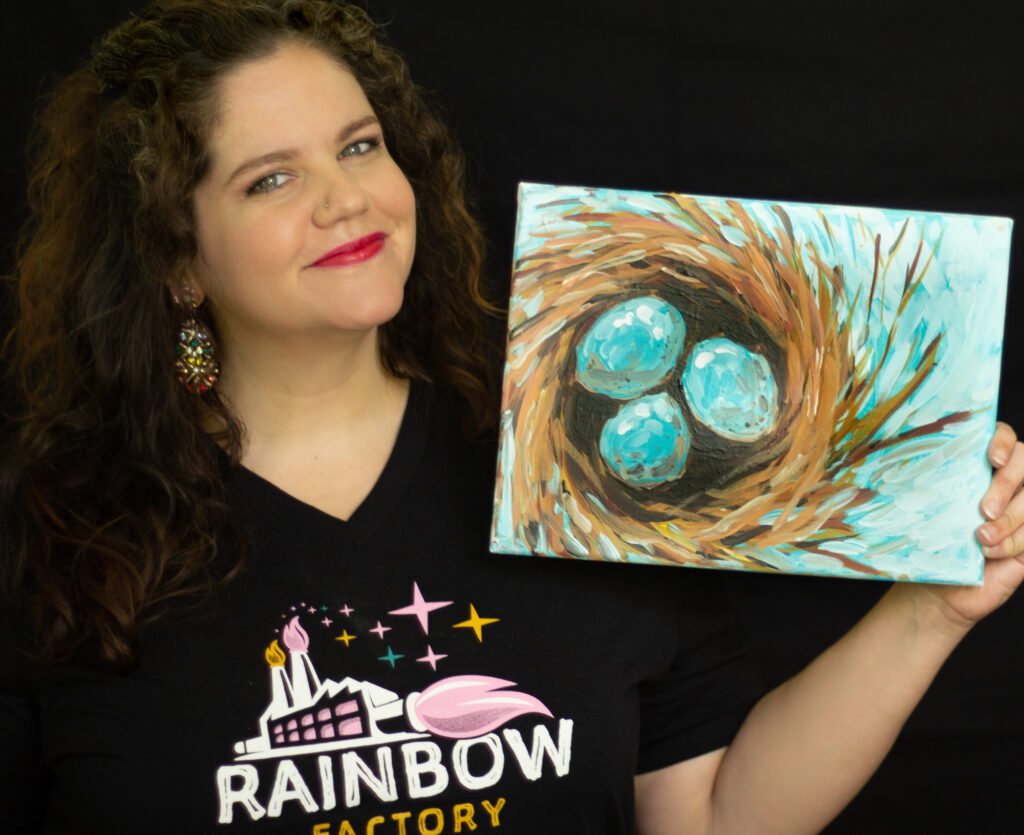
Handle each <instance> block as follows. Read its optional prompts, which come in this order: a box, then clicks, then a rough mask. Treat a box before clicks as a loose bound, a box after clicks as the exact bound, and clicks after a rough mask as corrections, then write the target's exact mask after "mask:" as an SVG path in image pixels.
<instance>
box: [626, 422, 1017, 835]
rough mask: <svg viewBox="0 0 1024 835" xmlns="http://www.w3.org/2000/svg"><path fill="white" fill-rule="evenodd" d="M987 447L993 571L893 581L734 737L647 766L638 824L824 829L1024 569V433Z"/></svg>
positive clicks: (986, 504)
mask: <svg viewBox="0 0 1024 835" xmlns="http://www.w3.org/2000/svg"><path fill="white" fill-rule="evenodd" d="M989 459H990V460H991V462H992V464H993V467H995V474H994V476H993V479H992V483H991V485H990V487H989V489H988V490H987V491H986V493H985V496H984V497H983V499H982V502H981V507H982V512H983V513H984V515H985V516H986V517H987V518H988V519H989V520H990V521H988V522H986V523H985V524H984V525H982V527H981V528H980V529H979V531H978V537H979V540H980V541H981V542H982V543H983V546H984V550H985V556H986V557H987V561H986V565H985V575H984V583H983V584H982V585H981V586H978V587H960V586H933V585H921V584H911V583H897V584H895V585H893V587H892V588H891V589H890V590H889V591H888V592H886V594H885V595H884V596H883V597H882V599H881V600H880V601H879V602H878V604H877V605H876V606H875V607H874V608H873V609H872V610H871V611H870V612H868V614H867V615H865V617H864V618H863V619H862V620H861V621H860V622H859V623H858V624H857V625H856V626H855V627H854V628H853V629H851V630H850V632H849V633H847V635H846V636H844V637H843V638H842V639H841V640H840V641H838V642H837V643H836V644H834V645H833V646H832V647H830V648H829V649H828V650H826V651H825V652H824V653H822V654H821V655H820V656H819V657H818V658H817V659H815V661H813V662H812V663H811V664H810V665H809V666H808V667H807V668H806V669H805V670H803V671H802V672H801V673H799V674H798V675H796V676H794V677H793V678H792V679H790V680H789V681H787V682H785V683H784V684H782V685H780V686H779V687H777V688H776V689H775V690H773V691H771V692H770V693H768V694H767V695H766V696H765V697H764V698H762V699H761V700H760V701H759V702H758V703H757V705H756V706H755V707H754V709H753V710H752V711H751V712H750V715H749V716H748V717H747V719H746V721H745V722H744V724H743V726H742V727H741V728H740V730H739V732H738V733H737V735H736V738H735V739H734V740H733V742H732V744H731V745H730V746H729V747H728V748H727V749H724V751H719V752H713V753H712V754H707V755H704V757H702V758H696V760H691V761H688V762H684V763H679V764H677V765H674V766H670V767H668V768H664V769H661V770H659V771H655V772H651V773H649V774H643V775H640V776H639V777H638V778H637V781H636V788H637V821H638V826H639V831H640V832H642V833H644V835H669V833H676V832H679V831H680V829H679V823H680V821H682V820H687V821H691V822H693V821H699V822H700V826H699V829H700V830H701V831H703V832H705V833H708V835H712V833H713V835H719V834H720V833H721V834H722V835H726V834H727V833H728V834H729V835H731V833H737V835H749V833H758V835H761V833H765V835H769V833H780V835H795V834H796V833H803V832H806V833H814V832H819V831H820V830H821V829H822V828H823V827H824V826H825V825H826V824H827V823H828V822H829V821H830V820H832V819H833V818H834V817H835V816H836V815H837V814H838V813H839V812H840V811H841V810H842V809H843V807H844V806H846V804H847V803H849V801H850V800H851V799H852V798H853V796H854V795H855V794H856V793H857V792H858V791H859V790H860V789H861V787H862V786H863V785H864V783H865V782H867V780H868V778H869V777H870V776H871V774H872V773H874V771H875V769H876V768H878V766H879V764H880V763H881V761H882V759H883V758H884V757H885V755H886V753H887V752H888V751H889V749H890V748H891V747H892V744H893V742H894V741H895V739H896V736H897V734H898V733H899V731H900V729H901V728H902V727H903V724H904V722H906V720H907V717H908V716H909V715H910V713H911V711H912V710H913V709H914V707H915V706H916V705H917V703H918V701H919V700H920V698H921V696H922V695H923V694H924V692H925V690H926V689H927V688H928V686H929V685H930V684H931V682H932V679H933V678H934V677H935V674H936V673H937V672H938V670H939V668H940V667H941V666H942V664H943V662H944V661H945V660H946V658H947V657H948V656H949V654H950V653H951V652H952V651H953V649H954V648H955V647H956V645H957V644H958V643H959V642H960V640H961V639H962V638H963V637H964V635H966V634H967V632H968V631H969V630H970V628H971V627H972V626H973V625H974V624H975V623H977V622H978V621H979V620H980V619H981V618H983V617H985V615H987V614H989V613H990V612H992V611H993V610H995V609H996V608H998V607H999V606H1000V605H1002V604H1003V603H1004V602H1005V601H1006V600H1007V599H1008V598H1009V597H1010V596H1011V595H1012V594H1013V592H1014V591H1015V590H1016V588H1017V587H1018V586H1019V585H1020V583H1021V581H1022V580H1024V556H1021V554H1022V552H1024V491H1021V490H1020V487H1021V483H1022V482H1024V444H1022V443H1020V442H1018V441H1017V438H1016V435H1015V434H1014V432H1013V430H1012V429H1010V427H1009V426H1007V425H1006V424H999V425H998V426H997V428H996V433H995V436H994V438H993V440H992V443H991V445H990V446H989ZM695 779H696V781H697V782H706V783H707V785H706V786H704V787H701V786H697V785H695V784H694V781H695ZM695 802H699V803H700V805H701V807H703V808H700V809H695V808H694V804H695ZM681 804H682V805H681ZM688 831H692V830H688Z"/></svg>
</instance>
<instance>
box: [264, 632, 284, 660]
mask: <svg viewBox="0 0 1024 835" xmlns="http://www.w3.org/2000/svg"><path fill="white" fill-rule="evenodd" d="M263 657H264V658H266V659H267V663H268V664H269V665H270V666H271V667H283V666H284V662H285V660H286V659H287V656H286V655H285V654H284V650H283V649H281V647H280V646H279V645H278V643H277V640H276V639H275V640H274V641H273V642H272V643H271V644H270V646H269V647H267V649H266V652H264V653H263Z"/></svg>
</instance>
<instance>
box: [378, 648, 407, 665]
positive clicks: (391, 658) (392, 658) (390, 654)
mask: <svg viewBox="0 0 1024 835" xmlns="http://www.w3.org/2000/svg"><path fill="white" fill-rule="evenodd" d="M399 658H405V656H404V655H396V654H395V651H394V650H393V649H391V647H388V651H387V654H386V655H382V656H381V657H380V658H378V659H377V660H378V661H386V662H387V663H388V664H390V665H391V669H392V670H393V669H395V662H396V661H397V660H398V659H399Z"/></svg>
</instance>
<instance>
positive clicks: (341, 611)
mask: <svg viewBox="0 0 1024 835" xmlns="http://www.w3.org/2000/svg"><path fill="white" fill-rule="evenodd" d="M354 611H355V609H350V608H349V607H348V603H346V604H345V605H344V606H342V607H341V608H340V609H338V614H339V615H344V616H345V617H348V616H349V615H351V614H352V613H353V612H354Z"/></svg>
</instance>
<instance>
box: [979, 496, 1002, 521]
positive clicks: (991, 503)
mask: <svg viewBox="0 0 1024 835" xmlns="http://www.w3.org/2000/svg"><path fill="white" fill-rule="evenodd" d="M981 512H982V513H984V514H985V515H986V516H987V517H988V518H989V519H995V518H996V516H998V515H999V505H998V504H997V503H996V501H995V499H986V500H985V501H983V502H982V503H981Z"/></svg>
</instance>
